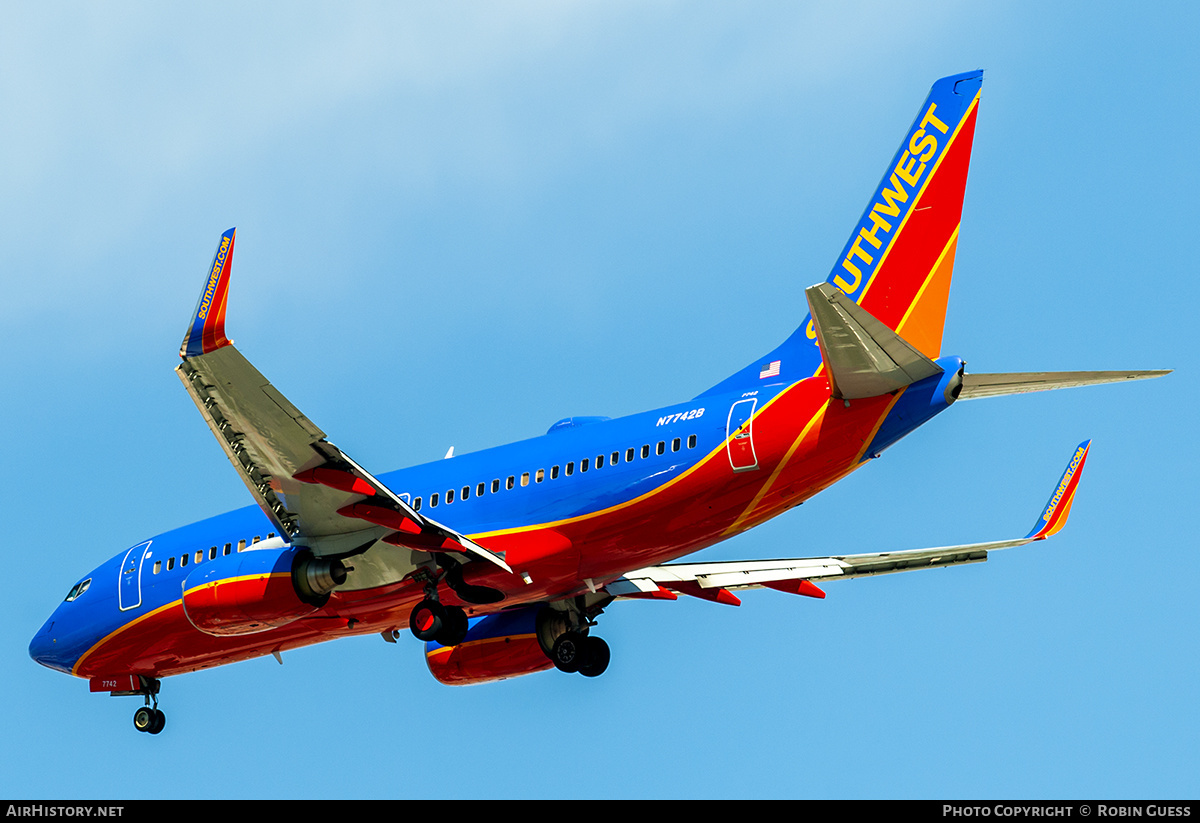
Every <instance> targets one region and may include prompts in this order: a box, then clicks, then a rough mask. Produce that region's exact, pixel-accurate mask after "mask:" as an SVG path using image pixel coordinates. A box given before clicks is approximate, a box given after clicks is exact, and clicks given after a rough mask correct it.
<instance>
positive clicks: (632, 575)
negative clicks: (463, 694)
mask: <svg viewBox="0 0 1200 823" xmlns="http://www.w3.org/2000/svg"><path fill="white" fill-rule="evenodd" d="M982 78H983V75H982V72H978V71H976V72H969V73H967V74H959V75H955V76H952V77H945V78H943V79H941V80H938V81H937V82H936V83H934V85H933V88H932V90H931V91H930V93H929V96H928V98H927V99H926V100H925V102H924V103H922V105H921V107H920V109H919V110H918V111H917V115H916V119H914V120H913V122H912V125H911V126H910V127H909V129H908V131H907V132H906V133H905V135H904V139H903V142H901V144H900V148H899V150H898V151H897V152H896V155H895V157H893V158H892V160H891V162H890V163H889V164H888V165H887V167H886V169H885V170H884V173H883V179H882V180H881V181H880V183H879V186H878V187H877V188H876V189H875V191H874V193H873V194H872V195H871V199H870V200H869V201H868V202H867V207H866V210H865V211H864V212H863V214H862V217H861V218H860V219H859V221H858V224H857V225H856V226H855V227H854V230H853V231H852V232H851V234H850V238H849V240H848V241H847V242H846V245H845V247H844V248H843V249H842V252H841V254H839V255H838V257H837V259H836V260H835V261H834V264H833V270H832V272H831V273H830V274H829V277H828V278H827V279H826V280H825V282H823V283H819V284H817V285H815V286H812V287H811V288H809V289H808V290H807V291H806V292H805V296H806V299H807V304H808V305H807V316H805V317H804V319H803V320H802V321H801V322H800V325H799V327H798V328H797V329H796V330H795V331H794V332H793V333H792V334H791V336H789V337H788V338H787V339H786V340H784V342H783V343H782V344H780V345H779V347H778V348H776V349H775V350H774V351H771V352H768V353H766V354H764V355H763V356H761V357H758V358H755V359H754V360H753V361H751V362H750V363H749V364H748V365H747V366H746V367H745V368H743V369H741V370H740V371H738V372H736V373H735V374H732V375H730V376H729V377H727V378H725V379H724V380H721V381H720V382H719V383H717V384H716V385H714V386H712V387H711V388H709V389H707V390H705V391H703V392H700V393H699V394H697V395H696V396H695V397H693V398H692V399H690V400H686V401H684V402H682V403H677V404H675V405H672V406H667V407H665V408H661V409H655V410H653V411H648V412H644V413H642V414H635V415H632V416H629V417H624V418H620V419H617V420H610V419H607V418H602V417H573V418H567V419H565V420H560V421H558V422H557V423H555V424H554V425H553V426H551V427H550V430H549V431H548V432H546V434H544V435H542V436H541V437H535V438H533V439H531V440H523V441H521V442H518V443H512V444H510V445H507V446H499V447H497V448H492V449H487V450H484V451H480V452H476V453H473V454H464V455H452V454H448V455H447V458H449V459H444V460H440V461H437V462H435V463H429V464H426V465H423V466H415V467H413V468H409V469H404V470H402V471H397V472H393V473H391V474H374V473H372V472H371V471H370V470H369V469H367V468H366V467H364V466H362V465H360V464H358V463H357V462H355V461H354V459H353V458H352V457H351V456H350V455H348V454H346V453H345V452H343V451H341V450H340V449H339V448H338V447H337V446H335V445H334V444H333V443H332V442H330V440H329V439H328V438H327V436H326V434H325V432H324V431H322V430H321V429H320V428H319V427H318V426H317V425H316V424H315V423H314V422H313V421H311V420H309V419H308V418H307V417H305V415H304V414H303V413H302V412H301V411H300V410H299V409H298V408H296V406H294V405H292V403H291V402H289V401H288V399H287V398H286V397H284V396H283V394H282V393H281V392H280V391H279V390H278V389H276V388H275V387H274V386H273V385H272V384H271V383H270V382H269V381H268V380H267V379H266V378H265V377H263V376H262V375H261V374H260V373H259V372H258V371H257V370H256V369H255V368H254V366H252V365H251V364H250V362H249V361H248V360H246V359H245V358H244V357H243V356H242V354H241V353H240V352H239V351H238V350H237V349H236V348H234V347H233V345H232V344H231V343H230V341H229V340H228V338H226V336H225V310H226V303H227V300H228V294H229V277H230V267H231V264H232V261H233V246H234V237H235V234H234V230H233V229H230V230H229V231H228V232H226V233H225V234H224V235H223V236H222V237H221V240H220V243H219V245H218V246H217V253H216V256H215V258H214V259H213V263H212V266H211V267H210V268H209V270H208V273H207V276H206V279H205V283H204V289H203V291H202V293H201V296H200V301H199V303H198V305H197V308H196V311H195V312H194V313H193V314H192V317H191V320H190V322H189V324H188V328H187V333H186V335H185V337H184V340H183V346H182V348H181V349H180V352H179V354H180V358H181V359H182V362H181V363H180V365H179V366H178V367H177V368H176V373H177V374H178V375H179V379H180V381H181V382H182V383H183V386H184V388H185V389H186V390H187V392H188V394H189V395H190V396H191V398H192V400H193V401H194V402H195V404H196V408H197V409H198V410H199V412H200V415H201V416H202V417H203V418H204V421H205V422H206V423H207V424H208V427H209V428H210V429H211V430H212V433H213V434H214V435H215V436H216V439H217V442H218V443H219V444H220V446H221V448H222V449H223V450H224V452H225V456H226V457H227V458H228V459H229V462H230V463H232V464H233V467H234V469H236V470H237V472H238V474H239V476H240V477H241V478H242V480H243V481H244V482H245V484H246V488H247V489H248V490H249V491H250V494H251V496H252V497H253V498H254V502H255V503H256V504H257V505H254V506H247V507H246V508H244V509H239V510H237V511H233V512H230V513H228V514H223V515H220V516H217V517H212V518H209V519H208V520H202V521H200V522H198V523H193V524H192V525H190V526H184V527H183V528H180V529H176V530H174V531H169V532H166V533H164V534H159V535H156V536H154V537H151V538H149V539H147V540H144V541H142V542H140V543H138V544H137V545H135V546H132V547H131V548H128V549H125V550H123V551H121V552H120V553H118V554H117V555H115V556H114V557H112V558H111V559H109V560H108V561H107V562H105V563H103V564H101V565H100V566H98V567H97V568H95V569H93V570H92V571H90V572H88V573H87V574H85V575H83V576H82V577H81V578H79V580H78V582H76V583H75V584H74V585H73V586H72V587H71V589H70V592H69V593H68V594H67V597H66V600H65V601H64V602H62V603H61V604H59V606H58V608H57V609H56V610H55V611H54V613H53V614H52V615H51V616H50V619H49V620H47V621H46V623H45V625H44V626H43V627H42V628H41V629H40V630H39V631H38V632H37V634H36V635H35V636H34V638H33V641H32V642H31V643H30V646H29V653H30V655H31V656H32V657H33V659H34V660H36V661H37V662H38V663H41V664H42V665H44V666H48V667H50V668H52V669H57V670H59V671H62V672H66V673H68V674H72V675H75V676H77V677H81V678H86V679H87V680H88V681H90V684H91V690H92V691H96V692H109V693H112V694H125V695H136V696H141V697H142V698H143V703H144V705H143V706H142V707H140V708H138V709H137V711H136V713H135V714H134V725H135V727H136V728H137V729H138V730H140V731H144V732H149V733H151V734H157V733H159V732H160V731H162V729H163V726H164V724H165V722H166V721H165V716H164V714H163V712H162V711H161V710H160V709H159V708H158V693H159V687H160V683H161V680H162V678H164V677H167V676H170V675H174V674H181V673H183V672H193V671H196V670H198V669H204V668H208V667H211V666H219V665H222V664H224V663H233V662H236V661H239V660H246V659H248V658H252V657H258V656H261V655H268V654H270V655H275V656H276V657H278V656H279V655H280V654H281V653H282V652H283V651H286V650H288V649H294V648H297V647H300V646H306V645H309V644H312V643H319V642H322V641H325V640H332V639H335V638H338V637H347V636H351V635H361V634H379V635H382V636H383V638H384V640H387V641H389V642H395V641H396V639H397V638H398V637H399V635H400V634H401V633H402V632H403V631H405V630H408V631H411V632H412V633H413V634H414V635H415V636H416V637H417V638H418V639H420V640H421V641H423V642H424V643H425V658H426V661H427V664H428V666H429V670H430V671H431V672H432V674H433V676H434V677H436V678H437V679H438V680H439V681H441V682H443V683H447V684H466V683H481V682H486V681H490V680H498V679H503V678H508V677H514V676H517V675H522V674H528V673H531V672H537V671H543V670H546V669H550V668H558V669H559V670H561V671H564V672H578V673H580V674H583V675H584V676H587V677H595V676H597V675H599V674H601V673H603V672H604V670H605V668H606V667H607V666H608V662H609V648H608V645H607V644H606V643H605V642H604V641H603V640H602V639H600V638H599V637H597V636H596V635H595V634H593V632H592V630H593V629H594V628H595V626H596V625H597V618H598V617H599V616H600V614H601V613H602V612H603V611H604V610H605V609H606V608H608V607H609V606H610V604H612V603H614V602H615V601H618V600H622V599H629V598H652V599H653V598H657V599H662V600H675V599H677V598H678V596H679V595H687V596H690V597H698V598H701V599H704V600H709V601H713V602H715V603H725V604H732V605H737V604H738V603H739V602H740V601H739V600H738V596H737V594H736V593H737V592H740V591H742V590H745V589H753V588H762V587H766V588H770V589H775V590H778V591H782V592H788V593H791V594H799V595H805V596H808V597H818V598H821V597H824V596H825V593H824V592H823V591H822V589H821V588H820V585H824V584H825V582H827V581H833V580H841V579H846V578H851V577H861V576H865V575H874V574H890V573H892V572H900V571H910V570H915V569H931V568H938V567H942V566H951V565H956V564H960V563H975V562H979V561H983V560H986V559H987V556H988V552H990V551H993V550H997V549H1006V548H1011V547H1014V546H1021V545H1024V544H1027V543H1030V542H1032V541H1035V540H1041V539H1044V538H1046V537H1049V536H1050V535H1052V534H1054V533H1055V532H1057V531H1058V530H1059V529H1061V528H1062V527H1063V524H1064V523H1065V521H1066V519H1067V514H1068V512H1069V510H1070V508H1071V503H1072V500H1073V499H1074V496H1075V491H1076V487H1077V484H1078V482H1079V477H1080V473H1081V471H1082V469H1083V464H1084V461H1085V460H1086V458H1087V454H1088V443H1086V442H1085V443H1083V444H1081V445H1080V446H1078V447H1077V448H1076V449H1075V450H1074V451H1073V452H1072V453H1071V458H1070V461H1069V462H1068V465H1067V468H1066V470H1065V471H1064V473H1063V475H1062V477H1061V478H1060V480H1059V481H1058V483H1057V484H1056V485H1055V487H1054V489H1053V492H1052V494H1051V496H1050V500H1049V502H1048V503H1047V505H1046V507H1045V508H1044V509H1043V511H1042V514H1041V515H1040V516H1039V517H1038V519H1037V521H1036V523H1035V524H1034V527H1033V529H1032V530H1031V531H1030V532H1029V534H1027V535H1026V536H1024V537H1022V538H1019V539H1012V540H1002V541H998V542H991V543H977V544H972V545H962V546H948V547H943V548H935V549H918V550H907V551H885V552H880V553H877V554H857V555H845V556H832V557H811V558H798V559H785V560H763V561H754V562H708V563H688V562H674V561H677V560H678V559H679V558H681V557H683V556H685V555H688V554H691V553H692V552H695V551H697V550H699V549H703V548H705V547H707V546H712V545H713V544H715V543H719V542H720V541H722V540H725V539H726V538H728V537H732V536H733V535H736V534H739V533H740V532H744V531H746V530H747V529H750V528H753V527H754V526H756V525H758V524H759V523H762V522H764V521H766V520H768V519H770V518H772V517H775V516H777V515H779V514H782V513H783V512H785V511H787V510H788V509H790V508H792V507H794V506H796V505H798V504H799V503H801V502H803V501H805V500H807V499H808V498H810V497H812V496H813V495H815V494H817V493H818V492H819V491H821V490H822V489H824V488H826V487H828V486H830V485H832V484H833V483H835V482H837V481H838V480H840V479H841V478H843V477H845V476H846V475H848V474H850V473H851V472H853V471H855V470H856V469H858V468H860V467H862V466H864V465H865V464H866V463H868V462H869V461H870V459H871V458H873V457H877V456H878V455H879V454H880V453H881V452H882V451H883V450H884V449H886V448H888V447H889V446H891V445H892V444H894V443H896V442H897V441H898V440H900V439H901V438H902V437H904V436H905V435H907V434H908V433H909V432H911V431H913V430H914V429H916V428H917V427H918V426H921V425H922V424H924V423H926V422H927V421H929V420H931V419H932V418H933V417H935V416H937V415H938V414H941V413H942V412H943V411H945V410H946V409H948V408H950V406H952V405H953V404H954V403H955V402H956V401H958V400H963V399H968V398H978V397H991V396H998V395H1004V394H1013V393H1018V392H1030V391H1040V390H1043V389H1054V388H1064V387H1070V386H1080V385H1088V384H1093V383H1105V382H1117V381H1124V380H1136V379H1140V378H1146V377H1154V376H1157V375H1160V374H1165V373H1166V372H1161V371H1158V372H1151V371H1139V372H1062V373H1023V374H967V373H965V370H964V363H963V361H962V360H961V359H959V358H958V357H954V356H948V355H944V354H943V353H942V329H943V324H944V319H945V314H946V303H947V298H948V296H949V292H950V280H951V274H952V271H953V268H954V253H955V248H956V245H957V242H958V231H959V221H960V216H961V213H962V203H963V192H964V190H965V188H966V182H967V169H968V166H969V163H970V159H971V142H972V139H973V137H974V135H975V120H976V116H977V113H978V104H979V92H980V86H981V83H982ZM797 314H799V312H798V313H797Z"/></svg>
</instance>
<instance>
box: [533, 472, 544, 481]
mask: <svg viewBox="0 0 1200 823" xmlns="http://www.w3.org/2000/svg"><path fill="white" fill-rule="evenodd" d="M533 479H534V481H535V482H538V483H541V482H542V481H543V480H545V479H546V470H545V469H538V470H537V473H536V474H535V475H534V476H533Z"/></svg>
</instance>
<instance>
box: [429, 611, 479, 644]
mask: <svg viewBox="0 0 1200 823" xmlns="http://www.w3.org/2000/svg"><path fill="white" fill-rule="evenodd" d="M443 608H444V609H445V612H446V613H445V615H443V617H442V628H441V630H440V631H439V632H438V633H437V637H435V638H434V640H436V641H437V642H438V643H441V644H442V645H443V646H457V645H458V644H459V643H461V642H463V640H464V639H466V636H467V629H469V628H470V626H471V624H470V622H469V621H468V620H467V613H466V612H465V611H463V610H462V609H461V608H459V607H458V606H445V607H443Z"/></svg>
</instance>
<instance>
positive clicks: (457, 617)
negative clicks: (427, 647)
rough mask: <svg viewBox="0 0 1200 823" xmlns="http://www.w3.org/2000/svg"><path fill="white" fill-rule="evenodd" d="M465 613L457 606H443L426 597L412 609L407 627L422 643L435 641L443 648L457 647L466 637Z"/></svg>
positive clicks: (434, 598)
mask: <svg viewBox="0 0 1200 823" xmlns="http://www.w3.org/2000/svg"><path fill="white" fill-rule="evenodd" d="M469 625H470V624H469V623H468V622H467V613H466V612H465V611H463V610H462V609H461V608H460V607H458V606H443V605H442V604H441V603H439V602H438V600H437V599H436V597H429V596H426V598H425V599H424V600H422V601H421V602H420V603H418V604H417V605H416V607H414V608H413V610H412V614H411V615H410V616H409V618H408V626H409V628H410V629H412V633H413V635H414V636H415V637H416V638H417V639H418V640H420V641H422V642H428V641H430V640H435V641H437V642H438V643H440V644H441V645H443V646H457V645H458V644H459V643H461V642H463V639H464V638H465V637H466V636H467V628H468V627H469Z"/></svg>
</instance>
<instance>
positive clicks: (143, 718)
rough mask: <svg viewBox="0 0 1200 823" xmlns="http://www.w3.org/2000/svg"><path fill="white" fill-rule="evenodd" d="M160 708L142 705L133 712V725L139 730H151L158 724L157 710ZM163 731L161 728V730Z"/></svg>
mask: <svg viewBox="0 0 1200 823" xmlns="http://www.w3.org/2000/svg"><path fill="white" fill-rule="evenodd" d="M157 711H158V709H152V708H150V707H149V706H142V707H141V708H140V709H138V710H137V711H136V712H134V713H133V727H134V728H135V729H137V730H138V731H139V732H148V731H151V730H152V729H153V728H154V727H155V724H156V721H157V718H156V717H155V712H157ZM159 731H161V729H160V730H159Z"/></svg>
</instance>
